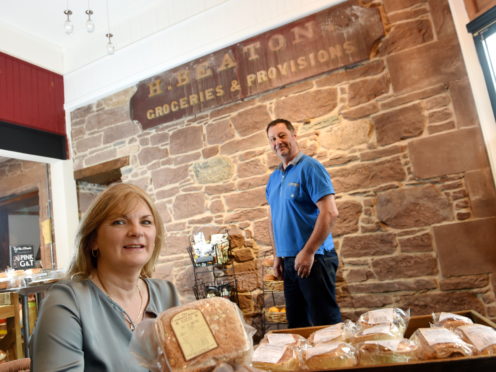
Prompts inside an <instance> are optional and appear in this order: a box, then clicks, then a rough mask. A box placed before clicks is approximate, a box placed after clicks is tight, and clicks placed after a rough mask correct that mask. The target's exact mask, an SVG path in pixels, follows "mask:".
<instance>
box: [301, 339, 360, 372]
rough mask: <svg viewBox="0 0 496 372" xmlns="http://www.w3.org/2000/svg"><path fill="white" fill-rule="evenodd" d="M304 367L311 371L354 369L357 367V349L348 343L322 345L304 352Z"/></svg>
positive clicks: (338, 342)
mask: <svg viewBox="0 0 496 372" xmlns="http://www.w3.org/2000/svg"><path fill="white" fill-rule="evenodd" d="M302 359H303V366H304V367H305V369H309V370H310V371H322V370H327V369H336V368H345V367H354V366H356V365H357V357H356V350H355V348H354V347H353V346H352V345H350V344H348V343H346V342H341V341H337V342H330V343H322V344H318V345H315V346H311V347H308V348H306V349H304V350H303V352H302Z"/></svg>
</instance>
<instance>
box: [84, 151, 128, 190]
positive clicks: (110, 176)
mask: <svg viewBox="0 0 496 372" xmlns="http://www.w3.org/2000/svg"><path fill="white" fill-rule="evenodd" d="M126 165H129V156H124V157H122V158H118V159H115V160H110V161H106V162H105V163H100V164H97V165H93V166H92V167H87V168H83V169H80V170H77V171H75V172H74V179H75V180H76V181H83V182H90V183H96V184H99V185H109V184H111V183H113V182H117V181H120V179H121V177H122V173H121V168H122V167H125V166H126Z"/></svg>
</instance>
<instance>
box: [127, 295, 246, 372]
mask: <svg viewBox="0 0 496 372" xmlns="http://www.w3.org/2000/svg"><path fill="white" fill-rule="evenodd" d="M254 333H255V329H254V328H253V327H251V326H249V325H247V324H246V323H245V321H244V319H243V315H242V313H241V310H239V308H238V307H237V305H236V304H234V303H233V302H231V301H229V300H227V299H224V298H221V297H212V298H207V299H203V300H198V301H194V302H191V303H188V304H185V305H182V306H177V307H173V308H170V309H168V310H166V311H164V312H162V313H160V314H159V316H158V317H157V318H156V319H154V320H148V319H147V320H145V321H143V322H141V323H140V324H139V325H138V327H136V330H135V331H134V333H133V337H132V339H131V343H130V351H131V352H132V353H133V354H134V355H135V357H136V358H137V360H138V361H139V362H140V364H141V365H143V366H144V367H146V368H148V369H150V370H151V371H153V372H155V371H209V370H212V369H213V368H215V367H216V366H218V365H220V364H221V363H223V362H225V363H228V364H231V365H249V363H250V361H251V355H252V353H253V342H252V336H253V334H254Z"/></svg>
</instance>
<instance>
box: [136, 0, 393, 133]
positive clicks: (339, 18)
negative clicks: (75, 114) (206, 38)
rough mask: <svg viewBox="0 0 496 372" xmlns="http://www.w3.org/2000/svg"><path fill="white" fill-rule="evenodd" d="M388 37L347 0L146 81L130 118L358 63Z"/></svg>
mask: <svg viewBox="0 0 496 372" xmlns="http://www.w3.org/2000/svg"><path fill="white" fill-rule="evenodd" d="M383 35H384V28H383V25H382V22H381V17H380V14H379V11H378V10H377V9H376V8H366V7H362V6H359V5H358V3H357V1H347V2H345V3H343V4H340V5H337V6H335V7H332V8H329V9H327V10H324V11H321V12H319V13H315V14H313V15H310V16H308V17H305V18H302V19H300V20H298V21H295V22H292V23H290V24H287V25H285V26H282V27H280V28H277V29H275V30H271V31H268V32H265V33H263V34H261V35H258V36H256V37H253V38H251V39H248V40H245V41H243V42H240V43H238V44H235V45H232V46H230V47H227V48H225V49H222V50H219V51H216V52H214V53H211V54H209V55H207V56H204V57H201V58H198V59H196V60H194V61H191V62H189V63H186V64H184V65H181V66H178V67H176V68H174V69H172V70H168V71H165V72H163V73H161V74H159V75H156V76H153V77H152V78H149V79H147V80H144V81H142V82H141V83H140V84H138V89H137V91H136V93H135V94H134V95H133V97H132V98H131V103H130V104H131V117H132V119H133V120H137V121H139V122H140V123H141V125H142V127H143V129H146V128H150V127H153V126H155V125H159V124H162V123H166V122H169V121H172V120H176V119H179V118H183V117H186V116H190V115H194V114H198V113H200V112H202V111H205V110H207V109H211V108H213V107H218V106H221V105H224V104H226V103H230V102H233V101H236V100H239V99H242V98H246V97H249V96H252V95H255V94H259V93H261V92H265V91H268V90H271V89H274V88H277V87H281V86H284V85H287V84H289V83H293V82H295V81H299V80H301V79H305V78H308V77H310V76H314V75H317V74H320V73H322V72H326V71H330V70H334V69H337V68H340V67H343V66H347V65H352V64H355V63H357V62H360V61H363V60H366V59H368V58H369V54H370V51H371V48H372V46H373V44H374V43H375V42H376V41H377V40H378V39H379V38H381V37H382V36H383Z"/></svg>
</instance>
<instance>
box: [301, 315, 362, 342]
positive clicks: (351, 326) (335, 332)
mask: <svg viewBox="0 0 496 372" xmlns="http://www.w3.org/2000/svg"><path fill="white" fill-rule="evenodd" d="M356 331H357V329H356V325H355V323H353V322H352V321H351V320H345V321H344V322H341V323H337V324H333V325H331V326H329V327H325V328H321V329H319V330H317V331H315V332H313V333H311V334H310V336H308V341H309V342H310V343H311V344H312V345H317V344H321V343H325V342H334V341H348V340H350V339H351V338H352V337H353V335H354V334H355V333H356Z"/></svg>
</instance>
